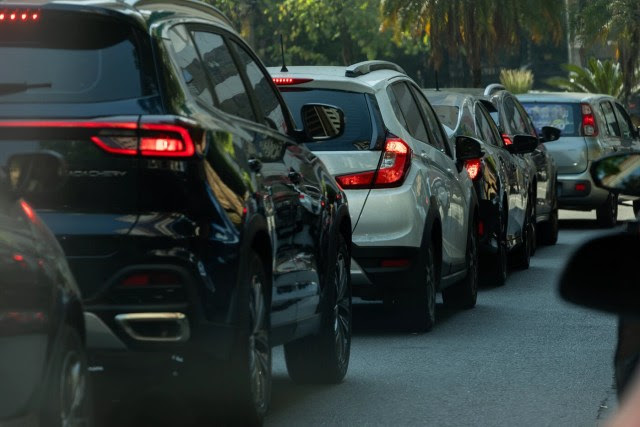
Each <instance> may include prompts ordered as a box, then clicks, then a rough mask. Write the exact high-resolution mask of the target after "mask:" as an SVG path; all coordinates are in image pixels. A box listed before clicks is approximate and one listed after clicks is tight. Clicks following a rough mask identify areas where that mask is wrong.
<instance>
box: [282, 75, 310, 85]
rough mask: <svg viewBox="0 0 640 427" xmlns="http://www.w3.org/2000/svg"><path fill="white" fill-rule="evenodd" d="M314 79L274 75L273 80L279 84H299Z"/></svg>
mask: <svg viewBox="0 0 640 427" xmlns="http://www.w3.org/2000/svg"><path fill="white" fill-rule="evenodd" d="M312 81H313V79H303V78H298V77H274V78H273V82H274V83H275V84H276V85H278V86H288V85H299V84H302V83H307V82H312Z"/></svg>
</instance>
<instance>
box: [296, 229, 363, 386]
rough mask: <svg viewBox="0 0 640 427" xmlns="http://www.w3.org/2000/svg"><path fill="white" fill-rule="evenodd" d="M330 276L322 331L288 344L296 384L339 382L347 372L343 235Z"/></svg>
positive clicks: (348, 297) (346, 272)
mask: <svg viewBox="0 0 640 427" xmlns="http://www.w3.org/2000/svg"><path fill="white" fill-rule="evenodd" d="M337 240H338V247H337V252H336V256H335V259H334V260H333V261H332V267H331V269H330V271H329V274H328V275H327V279H326V282H325V283H326V286H325V292H326V295H325V303H324V304H323V305H324V309H323V314H322V320H321V322H322V324H321V329H320V333H319V334H317V335H311V336H308V337H305V338H302V339H299V340H296V341H293V342H291V343H288V344H285V346H284V355H285V361H286V364H287V371H288V372H289V376H290V377H291V379H293V380H294V381H295V382H297V383H303V384H309V383H311V384H336V383H339V382H341V381H342V380H343V379H344V377H345V375H346V374H347V369H348V367H349V357H350V355H351V325H352V323H351V322H352V306H351V277H350V267H349V263H350V255H349V251H348V248H347V243H346V242H345V240H344V238H343V237H342V235H339V236H338V237H337Z"/></svg>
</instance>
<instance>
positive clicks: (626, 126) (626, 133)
mask: <svg viewBox="0 0 640 427" xmlns="http://www.w3.org/2000/svg"><path fill="white" fill-rule="evenodd" d="M613 105H615V106H616V115H617V116H618V124H619V125H620V132H621V133H622V137H623V138H625V139H632V138H633V137H634V134H633V123H631V119H630V118H629V114H627V112H626V111H625V109H624V107H623V106H622V105H620V104H618V103H617V102H616V103H614V104H613Z"/></svg>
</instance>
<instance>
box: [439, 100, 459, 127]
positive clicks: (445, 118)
mask: <svg viewBox="0 0 640 427" xmlns="http://www.w3.org/2000/svg"><path fill="white" fill-rule="evenodd" d="M433 109H434V110H435V112H436V114H437V115H438V118H439V119H440V121H441V122H442V124H444V125H447V126H449V127H450V128H451V129H455V128H456V127H457V126H458V112H459V111H460V109H459V108H458V107H456V106H455V105H434V106H433Z"/></svg>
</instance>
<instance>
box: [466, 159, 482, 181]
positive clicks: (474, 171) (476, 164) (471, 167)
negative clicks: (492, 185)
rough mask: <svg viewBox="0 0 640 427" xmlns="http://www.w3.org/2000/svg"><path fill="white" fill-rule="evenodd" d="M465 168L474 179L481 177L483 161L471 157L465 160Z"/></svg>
mask: <svg viewBox="0 0 640 427" xmlns="http://www.w3.org/2000/svg"><path fill="white" fill-rule="evenodd" d="M464 168H465V169H466V170H467V174H468V175H469V178H471V180H472V181H476V180H477V179H478V178H480V175H481V173H482V161H481V160H480V159H469V160H466V161H465V162H464Z"/></svg>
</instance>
